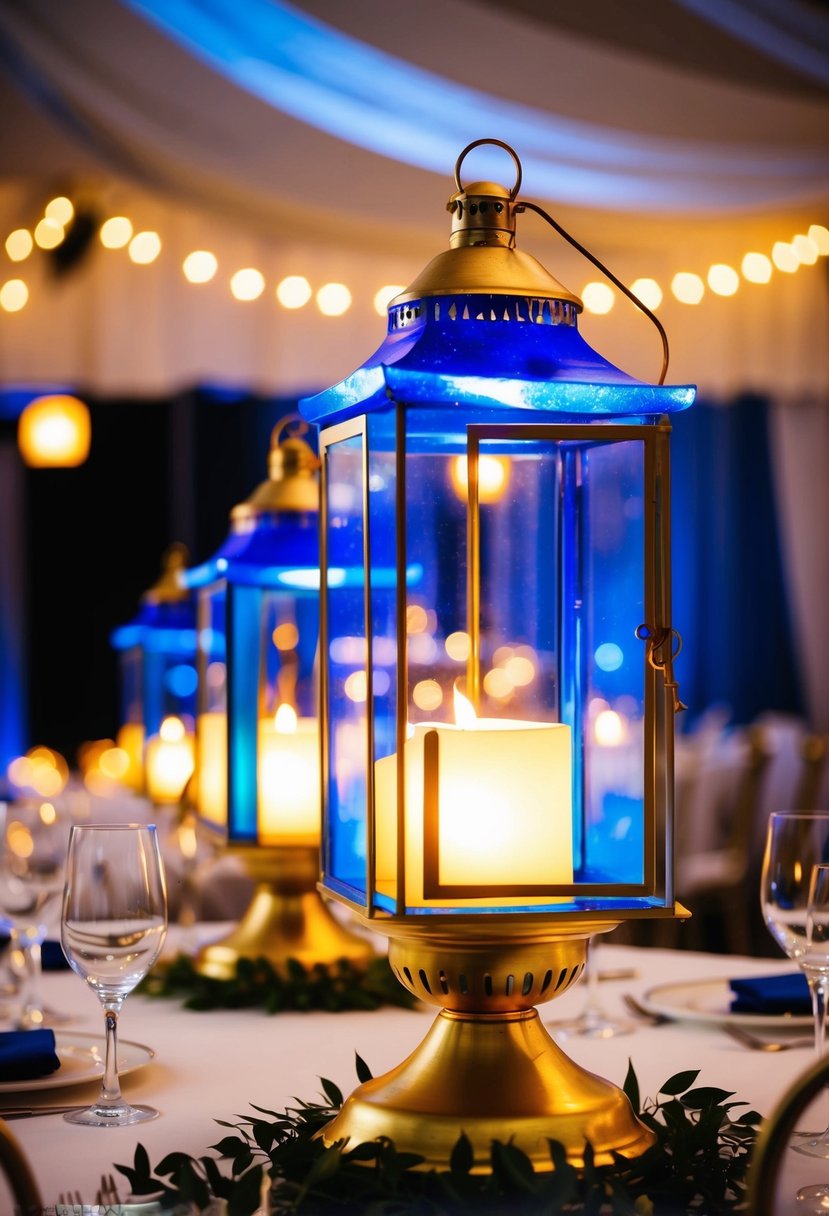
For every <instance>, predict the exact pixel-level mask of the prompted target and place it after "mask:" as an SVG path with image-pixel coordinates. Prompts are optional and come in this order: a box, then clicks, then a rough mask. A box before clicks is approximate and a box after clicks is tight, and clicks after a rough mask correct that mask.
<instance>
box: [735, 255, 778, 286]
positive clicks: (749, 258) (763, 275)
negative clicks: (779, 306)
mask: <svg viewBox="0 0 829 1216" xmlns="http://www.w3.org/2000/svg"><path fill="white" fill-rule="evenodd" d="M740 270H741V271H742V275H743V278H744V279H745V280H746V282H747V283H768V282H769V280H770V279H771V276H772V265H771V258H767V257H766V255H765V254H764V253H747V254H746V255H745V257H744V258H743V260H742V263H741V265H740Z"/></svg>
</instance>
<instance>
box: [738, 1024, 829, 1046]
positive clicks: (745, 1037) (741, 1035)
mask: <svg viewBox="0 0 829 1216" xmlns="http://www.w3.org/2000/svg"><path fill="white" fill-rule="evenodd" d="M721 1029H722V1030H724V1031H725V1033H726V1034H729V1035H731V1037H732V1039H736V1041H737V1042H738V1043H742V1045H743V1047H748V1048H749V1049H750V1050H751V1051H791V1050H792V1049H793V1048H796V1047H814V1045H815V1042H814V1039H785V1040H784V1041H783V1042H780V1041H778V1040H776V1039H761V1038H759V1037H758V1036H757V1035H756V1034H751V1033H750V1032H749V1031H748V1030H743V1028H742V1027H741V1026H728V1025H725V1024H724V1025H723V1026H722V1027H721Z"/></svg>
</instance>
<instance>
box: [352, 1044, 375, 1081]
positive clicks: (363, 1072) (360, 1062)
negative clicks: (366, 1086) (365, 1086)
mask: <svg viewBox="0 0 829 1216" xmlns="http://www.w3.org/2000/svg"><path fill="white" fill-rule="evenodd" d="M354 1058H355V1060H356V1064H357V1079H358V1081H360V1082H361V1083H365V1082H366V1081H371V1080H372V1072H371V1069H370V1068H369V1066H368V1064H366V1062H365V1060H364V1059H363V1057H362V1056H361V1055H358V1054H357V1052H356V1051H355V1052H354Z"/></svg>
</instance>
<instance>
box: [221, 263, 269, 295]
mask: <svg viewBox="0 0 829 1216" xmlns="http://www.w3.org/2000/svg"><path fill="white" fill-rule="evenodd" d="M230 290H231V292H232V294H233V296H234V297H235V299H237V300H245V301H248V300H258V299H259V297H260V296H261V294H262V292H263V291H264V290H265V276H264V275H263V274H262V271H261V270H257V269H256V268H255V267H254V266H245V267H244V269H242V270H237V271H236V273H235V274H234V275H233V277H232V278H231V280H230Z"/></svg>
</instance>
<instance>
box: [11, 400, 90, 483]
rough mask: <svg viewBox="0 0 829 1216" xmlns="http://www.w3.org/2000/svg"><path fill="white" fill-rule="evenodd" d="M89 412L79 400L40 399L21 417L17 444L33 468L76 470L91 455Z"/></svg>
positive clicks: (27, 462)
mask: <svg viewBox="0 0 829 1216" xmlns="http://www.w3.org/2000/svg"><path fill="white" fill-rule="evenodd" d="M91 439H92V426H91V423H90V420H89V410H88V409H87V407H86V405H85V404H84V403H83V401H79V400H78V398H77V397H69V396H67V395H65V394H59V395H54V396H48V397H38V398H37V400H35V401H31V402H30V403H29V404H28V405H27V406H26V408H25V409H24V410H23V412H22V414H21V415H20V419H19V422H18V426H17V443H18V446H19V448H20V454H21V456H22V457H23V459H24V460H25V462H26V464H27V465H29V467H30V468H33V469H72V468H76V467H77V466H78V465H80V464H83V463H84V461H85V460H86V458H87V456H88V455H89V445H90V442H91Z"/></svg>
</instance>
